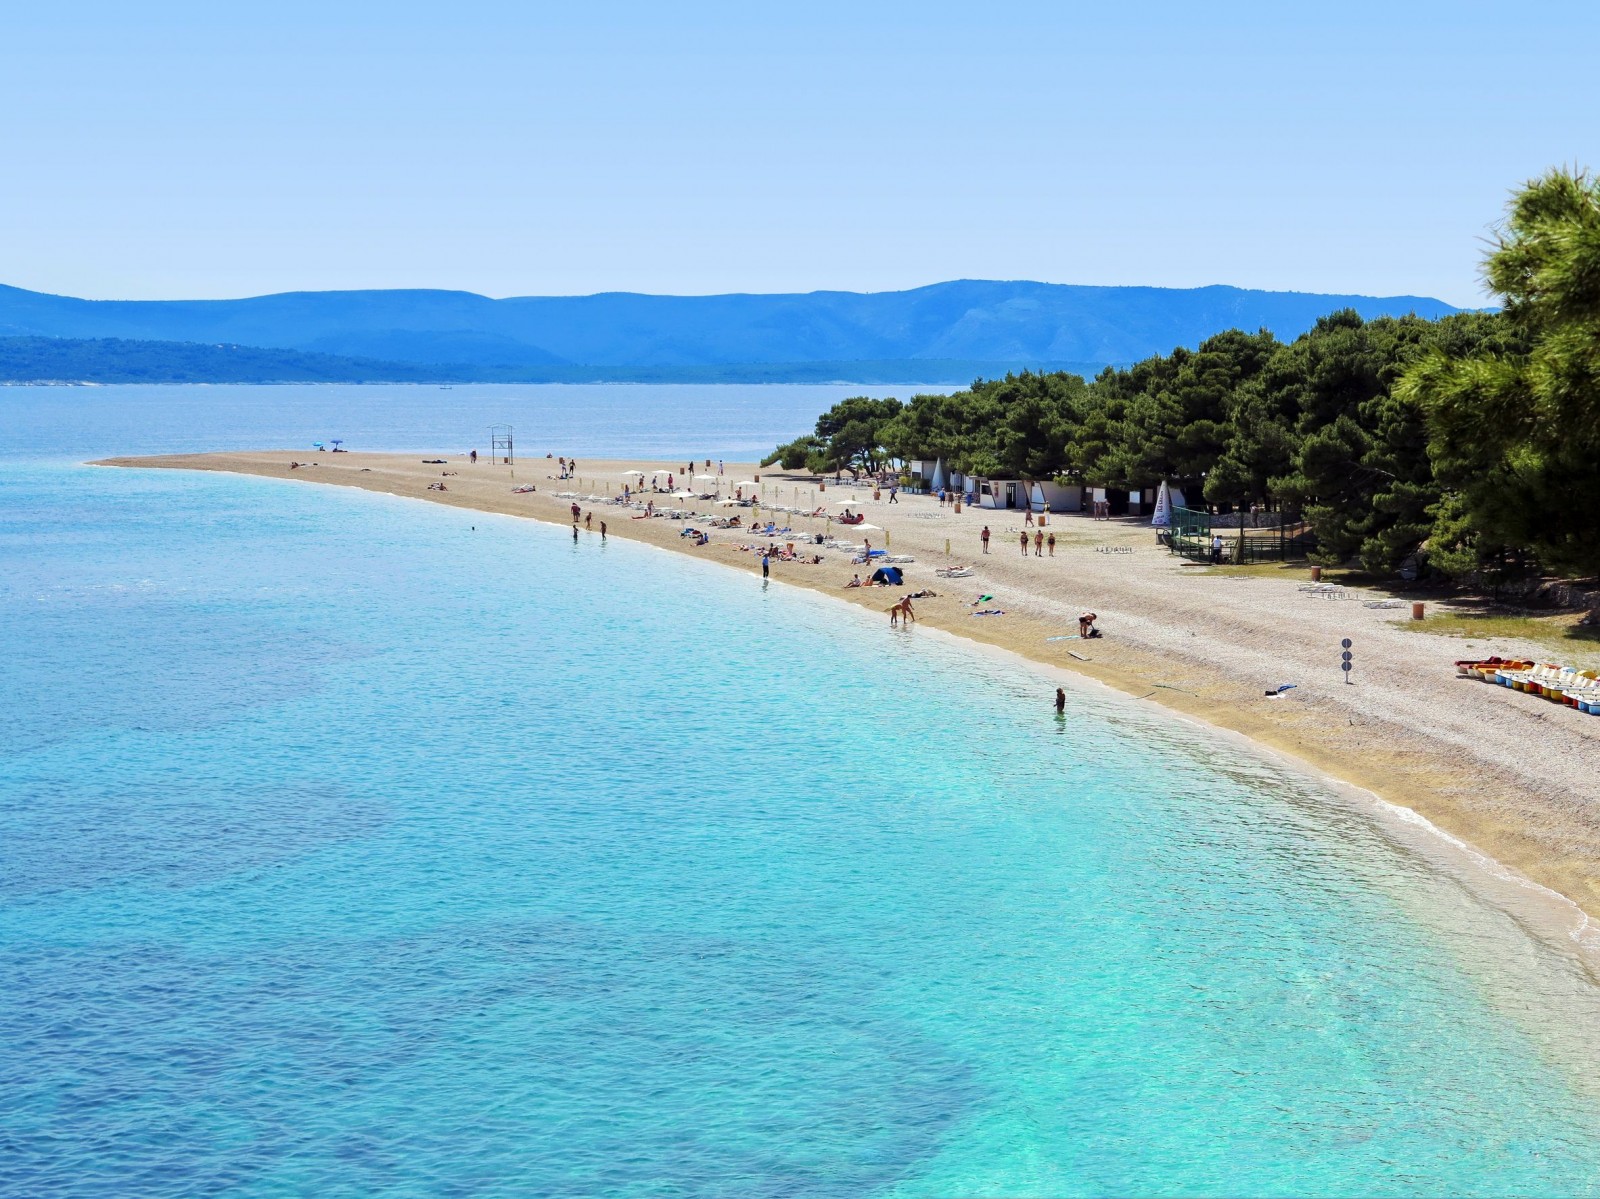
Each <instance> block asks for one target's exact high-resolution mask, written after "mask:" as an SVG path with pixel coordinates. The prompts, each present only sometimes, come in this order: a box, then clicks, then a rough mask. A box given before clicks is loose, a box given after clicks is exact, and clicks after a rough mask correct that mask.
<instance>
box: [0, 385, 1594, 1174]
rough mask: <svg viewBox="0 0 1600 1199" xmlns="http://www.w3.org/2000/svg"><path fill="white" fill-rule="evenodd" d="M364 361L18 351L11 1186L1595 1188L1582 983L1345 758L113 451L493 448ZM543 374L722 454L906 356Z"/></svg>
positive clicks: (1007, 665) (4, 822)
mask: <svg viewBox="0 0 1600 1199" xmlns="http://www.w3.org/2000/svg"><path fill="white" fill-rule="evenodd" d="M346 390H347V389H336V388H316V389H310V388H308V389H288V388H193V389H179V388H170V389H169V388H143V389H130V390H129V391H128V392H127V393H123V392H122V391H121V390H120V389H109V388H108V389H101V390H97V391H93V392H89V391H75V390H74V391H68V390H66V389H61V390H55V391H51V392H50V393H48V394H43V395H42V396H41V393H40V392H37V391H31V390H29V391H24V390H21V389H6V390H0V458H3V460H0V636H3V645H4V653H3V654H0V704H3V710H4V719H3V720H0V1194H3V1195H5V1196H8V1197H9V1196H30V1197H31V1196H126V1197H131V1199H139V1197H143V1196H190V1195H196V1196H198V1195H208V1196H209V1195H251V1196H257V1195H260V1196H279V1195H282V1196H289V1195H309V1196H319V1197H320V1196H364V1195H385V1196H390V1195H399V1196H413V1195H414V1196H447V1195H448V1196H456V1195H541V1196H544V1195H548V1196H591V1195H607V1196H612V1195H614V1196H630V1197H631V1196H641V1197H642V1196H661V1195H667V1196H673V1195H680V1196H728V1197H734V1196H739V1197H744V1196H758V1197H759V1196H841V1197H857V1196H907V1197H909V1196H977V1195H987V1196H1068V1195H1156V1194H1159V1195H1263V1196H1267V1195H1350V1194H1362V1195H1511V1194H1515V1195H1549V1196H1567V1195H1582V1194H1597V1193H1600V1074H1597V1072H1596V1069H1595V1067H1596V1060H1595V1051H1596V1046H1597V1045H1600V1002H1597V997H1596V993H1595V989H1594V987H1593V985H1592V983H1591V982H1590V980H1589V979H1588V977H1587V975H1585V974H1584V972H1583V971H1582V970H1581V969H1580V967H1579V966H1578V964H1577V963H1576V962H1575V960H1574V959H1573V958H1572V957H1571V956H1570V955H1569V954H1567V953H1565V952H1563V951H1562V949H1561V948H1560V946H1559V945H1558V944H1553V943H1550V942H1547V941H1545V940H1542V939H1539V938H1536V937H1534V936H1532V935H1530V934H1529V933H1528V932H1526V931H1524V929H1523V927H1522V926H1521V925H1520V924H1519V923H1518V922H1517V921H1516V920H1515V919H1513V918H1511V917H1510V916H1508V915H1507V914H1505V912H1503V911H1502V910H1501V909H1500V908H1498V907H1497V906H1495V905H1494V904H1493V903H1491V902H1489V901H1487V900H1486V899H1484V898H1481V897H1480V896H1479V893H1478V892H1476V891H1474V890H1472V889H1470V888H1468V887H1465V886H1463V885H1462V883H1461V882H1459V881H1457V875H1456V874H1455V873H1453V872H1450V871H1446V870H1443V869H1441V868H1439V867H1438V866H1437V865H1436V864H1435V863H1434V861H1433V860H1432V859H1431V858H1430V857H1428V856H1426V855H1419V854H1417V853H1415V852H1413V851H1411V850H1408V849H1405V848H1402V847H1401V846H1400V845H1399V844H1397V843H1396V842H1395V841H1394V840H1392V839H1391V837H1390V836H1389V835H1388V834H1387V833H1386V832H1385V831H1384V826H1383V825H1382V824H1381V823H1380V822H1379V821H1378V820H1376V819H1375V818H1374V817H1373V815H1372V814H1371V812H1370V811H1369V810H1368V809H1367V808H1366V807H1364V806H1363V805H1362V804H1361V803H1359V802H1357V801H1356V800H1353V799H1350V798H1348V797H1341V796H1338V795H1336V794H1335V793H1334V792H1332V791H1331V790H1328V789H1326V788H1324V787H1323V786H1322V785H1321V784H1319V783H1317V782H1316V781H1315V780H1312V779H1308V778H1305V777H1302V776H1300V775H1297V774H1293V773H1290V772H1288V771H1286V770H1284V769H1282V768H1280V767H1278V766H1276V765H1274V764H1272V763H1270V762H1267V761H1265V760H1257V759H1256V758H1254V757H1253V756H1251V755H1250V754H1249V753H1247V752H1245V751H1243V750H1241V749H1239V748H1237V747H1236V746H1233V745H1232V744H1230V743H1222V742H1219V741H1218V740H1217V739H1216V738H1214V737H1213V736H1211V735H1209V734H1208V733H1206V732H1205V731H1203V730H1201V729H1200V728H1198V727H1196V726H1192V725H1189V724H1186V723H1184V722H1181V721H1177V720H1174V719H1172V718H1170V717H1168V716H1165V715H1163V714H1162V713H1161V712H1160V711H1159V710H1157V709H1151V708H1148V707H1145V706H1142V705H1139V704H1136V703H1134V702H1132V701H1126V700H1121V699H1117V698H1114V697H1111V696H1109V695H1100V694H1099V693H1097V692H1096V693H1090V692H1085V693H1084V694H1083V695H1082V696H1080V697H1077V698H1076V699H1075V702H1074V705H1073V707H1074V711H1073V714H1072V715H1070V716H1069V717H1068V718H1067V719H1058V718H1057V717H1056V716H1055V714H1054V712H1053V711H1052V710H1051V705H1050V696H1051V695H1052V694H1053V688H1054V681H1053V680H1046V679H1044V678H1042V677H1041V676H1040V675H1038V674H1036V673H1035V672H1034V671H1033V670H1032V669H1031V668H1024V667H1021V666H1018V665H1017V664H1015V663H1013V662H1012V661H1010V660H1008V659H1005V658H1000V657H996V656H992V655H989V654H987V653H983V652H979V651H977V650H974V649H970V648H968V647H965V646H962V645H959V644H957V643H954V642H953V641H951V640H949V639H946V638H941V637H939V636H937V635H934V634H930V633H927V632H925V631H922V630H916V629H913V630H911V631H909V632H901V633H897V634H891V633H889V632H888V630H887V629H886V628H885V627H884V625H883V622H882V621H880V620H877V619H873V618H870V617H868V616H866V615H865V614H863V613H861V612H859V611H857V610H856V609H854V608H851V607H848V606H845V605H834V604H831V603H827V602H820V601H819V600H818V599H817V598H816V597H815V596H812V595H810V594H805V593H799V592H792V591H790V590H789V589H787V588H785V587H783V586H782V585H781V580H776V579H775V581H774V582H773V583H772V584H770V585H763V584H762V583H761V582H760V581H759V580H756V579H753V578H751V577H750V576H748V575H745V574H741V573H735V572H731V571H726V570H722V569H719V568H718V567H716V566H714V565H712V564H708V563H702V562H697V561H693V560H688V559H683V558H680V557H678V556H675V555H668V554H665V553H662V552H658V551H655V550H652V549H650V548H648V547H642V546H638V545H632V544H628V543H625V542H621V541H613V542H610V543H609V544H606V543H602V542H600V541H599V540H598V539H597V538H594V537H585V538H583V539H582V540H581V541H580V542H579V543H578V544H576V545H574V544H573V542H572V539H571V535H570V534H569V533H568V532H567V531H566V530H565V529H561V528H556V527H552V526H547V525H541V524H538V523H534V522H527V521H519V520H516V519H513V518H509V517H504V518H502V517H492V516H485V515H484V514H481V513H472V512H466V511H457V510H452V509H447V508H443V507H436V506H431V505H426V504H422V503H417V502H411V501H406V500H401V499H397V498H393V497H388V496H379V495H372V494H366V493H360V492H354V491H348V490H345V489H341V488H331V487H330V488H316V487H307V486H303V485H299V484H294V483H287V482H278V481H271V480H263V479H252V478H234V477H228V476H221V475H205V474H183V473H179V472H164V471H126V470H111V469H102V468H91V467H84V466H80V465H76V463H75V459H74V455H77V456H81V457H89V456H93V455H103V454H108V453H113V452H117V451H122V450H127V451H142V452H149V451H154V450H159V449H164V448H170V449H194V448H207V447H208V446H211V445H216V446H219V447H220V446H232V445H247V444H255V445H270V444H279V445H285V446H294V445H299V444H301V443H302V441H304V440H307V439H308V438H309V437H311V436H315V437H316V439H319V440H320V439H323V438H326V437H331V436H340V435H341V433H343V434H345V435H347V436H348V437H349V438H350V440H351V441H352V443H354V444H358V445H359V447H360V448H377V447H379V446H385V447H391V448H413V449H415V448H428V449H432V448H436V447H437V446H440V445H445V446H455V445H458V444H459V445H462V446H465V445H469V444H471V443H472V440H473V430H472V429H470V428H466V427H463V428H462V429H461V430H460V431H459V435H457V436H451V435H450V434H451V433H452V432H453V430H452V429H450V428H449V427H447V425H445V424H429V423H428V422H429V421H437V422H444V421H446V420H447V416H446V415H444V414H442V413H441V412H439V411H436V410H435V400H436V397H437V396H439V395H443V396H446V397H448V396H451V395H452V394H453V393H449V392H443V393H437V392H433V393H430V394H424V392H425V391H428V389H409V391H408V390H407V389H390V390H391V391H392V392H398V393H401V394H400V395H399V397H398V398H397V399H395V400H394V401H393V404H394V408H395V411H396V412H397V413H398V415H397V416H396V418H395V423H394V424H393V426H392V427H386V426H385V425H384V424H383V419H384V417H383V411H384V406H383V404H382V403H380V402H379V401H378V399H377V398H375V397H374V396H371V395H366V396H362V395H357V396H355V397H354V398H353V399H352V400H351V405H352V407H353V409H354V410H356V411H357V413H358V415H357V416H349V415H346V417H345V418H344V419H340V414H339V412H338V408H339V403H338V402H335V401H334V400H331V399H329V398H328V397H330V396H336V395H337V394H338V393H341V392H344V391H346ZM374 390H376V389H374ZM457 390H458V391H463V390H467V389H457ZM510 390H516V391H520V392H523V393H526V394H527V396H528V397H531V398H525V399H524V400H523V401H522V402H523V403H524V405H525V406H524V407H523V408H522V409H519V410H518V415H517V417H516V419H517V420H518V421H519V422H521V421H526V423H527V424H528V426H529V427H530V428H534V427H539V428H541V429H542V430H543V432H544V433H545V434H546V436H547V437H548V438H549V439H550V445H549V448H551V449H554V450H556V451H557V452H560V450H561V449H563V448H564V449H566V450H568V451H570V452H573V453H578V454H586V455H587V454H594V453H599V452H603V451H610V452H639V453H643V452H652V453H655V454H658V455H660V456H669V457H670V456H674V455H683V454H687V453H704V454H710V455H712V456H718V455H719V452H720V453H726V454H728V455H733V454H736V453H739V452H741V450H743V451H744V452H748V449H750V448H755V447H754V446H751V445H750V442H751V440H752V438H755V439H756V440H759V441H764V442H770V441H772V440H776V439H777V438H778V437H779V436H792V435H794V433H797V432H800V431H803V430H804V428H805V425H806V423H807V418H808V417H809V416H810V415H812V414H813V413H814V410H815V409H816V408H817V407H819V406H821V404H819V403H818V398H819V396H820V397H821V399H822V402H823V403H826V402H828V400H829V399H830V398H831V397H834V396H839V395H845V394H850V393H851V392H853V391H856V390H860V389H854V388H840V389H834V390H832V391H829V390H827V389H789V388H737V387H729V388H702V389H692V388H688V389H656V388H644V387H637V388H635V387H627V388H613V389H595V390H596V391H597V392H598V393H599V394H595V395H592V396H590V397H588V398H587V399H585V400H584V401H583V402H582V403H581V404H574V405H571V406H570V407H563V405H566V404H567V401H568V400H569V399H570V398H571V393H573V392H575V391H577V390H580V389H566V388H525V389H510ZM875 390H876V391H877V392H878V393H879V394H882V393H884V392H887V391H891V390H892V389H875ZM664 391H674V392H677V393H679V394H677V395H676V396H674V397H669V398H668V399H667V400H663V399H662V397H661V395H660V393H661V392H664ZM796 391H805V392H809V393H812V394H808V395H806V396H799V397H797V396H795V395H792V394H789V393H791V392H796ZM304 392H316V393H318V394H317V395H313V396H311V397H309V398H307V397H306V396H304V395H303V394H299V393H304ZM695 392H699V393H704V394H703V395H696V394H688V393H695ZM323 393H326V394H325V395H324V394H323ZM778 393H782V394H778ZM285 395H293V396H295V397H296V398H293V401H292V403H291V404H289V409H290V410H291V411H292V412H294V413H298V414H299V415H297V416H294V418H293V419H294V420H295V421H296V422H298V423H296V424H295V427H294V428H293V429H292V430H287V431H285V432H283V433H281V434H278V435H274V434H273V433H272V432H271V429H272V428H273V427H274V425H273V415H272V414H273V412H274V405H275V404H277V403H278V400H279V399H280V398H281V397H283V396H285ZM119 397H124V398H121V399H119ZM494 398H495V397H494V396H492V395H491V397H490V399H491V400H493V399H494ZM75 400H81V401H84V402H85V403H86V404H87V406H86V407H84V408H81V409H79V410H78V413H77V415H78V417H79V418H80V419H79V420H78V421H77V422H76V423H73V422H72V421H71V419H70V415H69V414H70V412H71V410H72V408H73V403H74V401H75ZM35 401H38V402H39V403H40V404H41V405H42V409H41V410H38V411H36V410H32V409H31V407H30V406H31V405H33V404H34V403H35ZM473 402H474V403H475V404H477V405H478V406H477V407H475V408H473V410H472V415H471V417H470V420H471V421H472V422H475V423H483V422H484V413H485V412H487V411H489V409H490V408H491V407H494V409H495V411H497V412H498V411H501V410H505V409H510V408H512V407H514V405H513V404H512V403H511V402H510V400H509V398H507V399H506V402H504V403H501V404H499V405H498V407H496V406H495V405H493V404H488V403H484V402H482V401H477V400H475V401H473ZM319 405H320V407H319ZM741 412H745V413H747V414H754V415H750V416H749V418H748V423H749V424H750V426H751V427H752V428H754V429H755V430H756V434H751V433H748V432H746V433H741V432H740V431H739V430H740V428H741V425H740V421H741V420H742V419H745V418H743V417H741V416H740V413H741ZM597 413H599V414H602V415H600V416H597V415H596V414H597ZM618 413H620V414H622V415H616V414H618ZM708 414H709V415H708ZM795 417H798V418H799V419H798V427H794V426H795V424H796V420H795V419H794V418H795ZM285 419H288V418H287V417H286V418H285ZM610 419H615V420H617V421H618V422H619V423H618V430H619V431H618V432H617V433H616V435H615V437H614V438H612V439H610V440H608V429H607V428H606V427H605V426H604V425H603V424H598V425H597V424H596V423H595V422H596V421H601V420H610ZM563 421H565V422H566V423H565V424H563V423H562V422H563ZM652 421H654V422H656V423H655V428H656V432H655V433H653V434H652V433H651V432H650V428H651V427H652V426H651V422H652ZM357 429H359V430H360V431H359V433H357V432H356V430H357ZM424 434H426V435H424ZM123 435H125V436H126V440H125V441H122V442H117V443H116V444H112V443H111V439H115V438H117V437H121V436H123ZM207 437H210V438H211V439H212V440H210V441H207V440H206V439H207ZM652 437H654V438H655V439H656V440H655V441H654V442H652V441H651V438H652ZM358 439H359V440H358ZM539 448H540V449H542V448H544V446H543V445H542V444H541V445H540V447H539Z"/></svg>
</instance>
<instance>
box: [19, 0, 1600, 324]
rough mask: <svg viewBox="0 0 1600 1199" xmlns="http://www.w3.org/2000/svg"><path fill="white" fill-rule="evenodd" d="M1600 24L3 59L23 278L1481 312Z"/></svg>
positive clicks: (345, 24)
mask: <svg viewBox="0 0 1600 1199" xmlns="http://www.w3.org/2000/svg"><path fill="white" fill-rule="evenodd" d="M1597 45H1600V5H1596V4H1589V5H1579V4H1540V3H1532V4H1525V5H1494V6H1491V5H1488V4H1480V3H1470V2H1469V3H1462V2H1455V3H1448V4H1446V3H1432V2H1428V3H1411V2H1408V0H1389V2H1387V3H1383V4H1372V3H1364V2H1354V3H1343V4H1337V5H1330V4H1317V5H1309V4H1307V5H1296V4H1286V3H1282V2H1279V3H1272V4H1244V3H1227V2H1225V0H1219V2H1217V3H1212V4H1195V3H1192V2H1186V3H1144V4H1141V3H1123V4H1120V5H1115V4H1106V3H1096V4H1078V3H1069V2H1063V0H1058V2H1055V3H1041V4H1033V3H1003V2H1002V3H978V4H972V3H968V4H960V5H953V4H944V3H937V2H933V0H923V2H920V3H916V4H910V3H905V4H901V3H895V4H874V3H870V2H863V0H857V2H855V3H846V4H841V3H834V2H832V0H817V2H808V3H804V4H787V5H764V4H759V3H748V2H746V3H736V4H709V3H699V2H695V0H688V2H684V0H679V2H676V3H659V2H658V3H652V4H631V3H613V2H609V0H584V2H577V3H575V2H572V0H567V2H564V3H560V4H551V3H538V2H535V3H479V2H474V0H456V2H454V3H449V4H444V3H438V4H426V5H425V4H415V3H407V2H406V0H389V2H387V3H384V4H375V3H368V4H362V5H348V4H342V3H337V2H325V3H319V4H308V3H301V2H299V0H290V2H288V3H275V4H270V5H269V4H264V3H256V4H226V3H220V4H219V3H216V2H215V0H208V2H207V3H204V4H173V3H163V2H161V0H152V2H149V3H128V2H127V0H120V2H118V3H114V4H111V3H76V2H74V0H54V2H52V3H48V4H44V3H41V4H34V5H30V6H27V8H26V9H24V8H23V6H20V5H19V6H13V7H12V10H11V12H10V13H9V14H8V16H7V19H6V21H5V31H4V36H3V37H0V103H3V106H4V112H5V118H4V120H3V122H0V154H3V158H0V169H3V170H4V181H5V182H4V186H3V187H0V237H3V241H0V246H3V249H4V255H3V261H0V282H7V283H12V284H15V285H18V286H22V287H30V288H36V289H39V290H44V291H53V292H61V293H67V294H76V295H85V296H92V297H133V298H161V297H169V298H170V297H203V296H236V295H248V294H255V293H260V292H268V291H284V290H293V289H302V288H306V289H321V288H344V287H450V288H463V289H468V290H472V291H479V292H483V293H486V294H489V295H497V296H499V295H532V294H572V293H584V292H594V291H611V290H637V291H656V292H679V293H692V292H718V291H806V290H812V289H818V288H842V289H852V290H869V291H879V290H889V289H896V288H902V287H908V286H915V285H918V284H923V283H931V282H935V281H937V280H941V279H950V278H960V277H966V278H996V279H1019V278H1026V279H1041V280H1046V281H1050V282H1058V283H1101V284H1123V283H1138V284H1153V285H1158V286H1171V287H1188V286H1196V285H1201V284H1208V283H1233V284H1238V285H1241V286H1248V287H1267V288H1284V289H1294V290H1300V291H1335V292H1360V293H1367V294H1398V293H1414V294H1426V295H1434V296H1438V297H1440V298H1443V299H1446V300H1451V301H1454V302H1457V303H1477V302H1481V296H1482V293H1481V291H1480V285H1479V277H1478V264H1479V260H1480V258H1481V255H1482V252H1483V239H1484V238H1485V236H1486V235H1487V233H1488V230H1489V226H1490V225H1491V223H1492V222H1493V221H1494V220H1496V219H1497V218H1498V216H1499V215H1500V213H1501V211H1502V209H1503V206H1504V203H1505V200H1506V197H1507V194H1508V192H1509V190H1510V189H1511V188H1512V187H1513V186H1515V185H1516V184H1517V183H1518V182H1520V181H1521V180H1523V179H1526V178H1528V177H1530V176H1532V175H1534V174H1537V173H1539V172H1541V171H1542V170H1544V169H1546V168H1547V167H1550V166H1553V165H1557V164H1562V163H1566V164H1574V163H1576V164H1579V165H1594V166H1600V153H1597V152H1596V140H1597V138H1600V89H1597V88H1596V87H1595V84H1594V80H1595V57H1594V56H1595V52H1596V50H1595V48H1596V46H1597Z"/></svg>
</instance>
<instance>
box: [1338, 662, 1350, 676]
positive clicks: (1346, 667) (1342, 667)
mask: <svg viewBox="0 0 1600 1199" xmlns="http://www.w3.org/2000/svg"><path fill="white" fill-rule="evenodd" d="M1339 669H1340V670H1342V671H1344V672H1345V673H1346V674H1348V673H1349V672H1350V663H1348V662H1341V663H1339Z"/></svg>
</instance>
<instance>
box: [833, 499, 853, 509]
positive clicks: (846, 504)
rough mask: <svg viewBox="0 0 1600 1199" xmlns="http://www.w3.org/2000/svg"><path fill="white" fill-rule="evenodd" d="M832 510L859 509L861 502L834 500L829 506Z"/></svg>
mask: <svg viewBox="0 0 1600 1199" xmlns="http://www.w3.org/2000/svg"><path fill="white" fill-rule="evenodd" d="M828 506H829V507H830V508H859V507H861V501H860V500H858V499H848V500H834V501H833V502H832V503H831V504H829V505H828Z"/></svg>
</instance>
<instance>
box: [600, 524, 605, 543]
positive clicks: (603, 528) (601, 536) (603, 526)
mask: <svg viewBox="0 0 1600 1199" xmlns="http://www.w3.org/2000/svg"><path fill="white" fill-rule="evenodd" d="M605 539H606V522H605V521H601V522H600V540H601V541H604V540H605Z"/></svg>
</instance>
